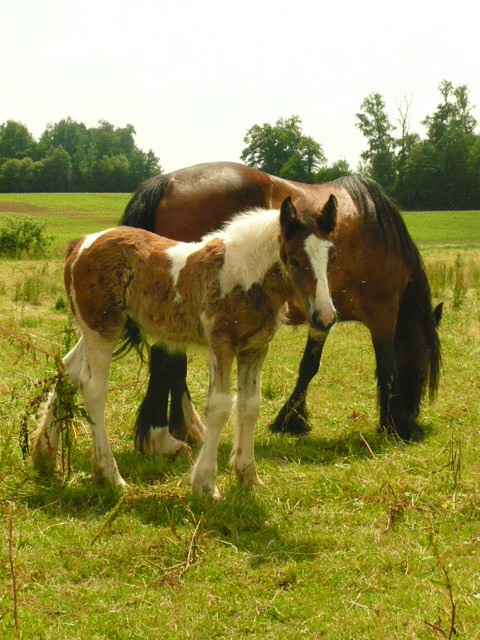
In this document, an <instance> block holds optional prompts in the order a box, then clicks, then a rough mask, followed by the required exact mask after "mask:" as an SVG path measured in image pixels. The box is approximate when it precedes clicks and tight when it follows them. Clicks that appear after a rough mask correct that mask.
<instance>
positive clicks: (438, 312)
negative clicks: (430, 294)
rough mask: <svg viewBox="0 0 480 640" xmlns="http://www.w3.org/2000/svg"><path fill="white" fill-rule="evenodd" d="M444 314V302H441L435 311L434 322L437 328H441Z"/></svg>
mask: <svg viewBox="0 0 480 640" xmlns="http://www.w3.org/2000/svg"><path fill="white" fill-rule="evenodd" d="M442 314H443V302H440V304H437V306H436V307H435V309H434V311H433V322H434V324H435V326H436V327H439V326H440V322H441V320H442Z"/></svg>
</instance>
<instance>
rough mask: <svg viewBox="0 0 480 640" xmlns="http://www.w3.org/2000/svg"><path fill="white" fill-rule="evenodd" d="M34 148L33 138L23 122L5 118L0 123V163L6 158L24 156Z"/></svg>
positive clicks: (19, 158) (18, 158) (29, 153)
mask: <svg viewBox="0 0 480 640" xmlns="http://www.w3.org/2000/svg"><path fill="white" fill-rule="evenodd" d="M34 148H35V140H34V139H33V136H32V134H31V133H30V131H29V130H28V129H27V127H26V126H25V125H24V124H22V123H21V122H15V121H14V120H7V122H5V123H4V124H2V125H0V164H1V163H2V161H4V160H6V159H17V160H21V159H22V158H26V157H27V156H30V155H31V154H32V152H33V149H34Z"/></svg>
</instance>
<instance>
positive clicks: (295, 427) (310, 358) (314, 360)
mask: <svg viewBox="0 0 480 640" xmlns="http://www.w3.org/2000/svg"><path fill="white" fill-rule="evenodd" d="M327 337H328V331H326V332H323V331H322V332H320V331H313V330H310V332H309V334H308V340H307V344H306V345H305V351H304V353H303V356H302V360H301V362H300V367H299V370H298V380H297V384H296V385H295V389H294V390H293V392H292V395H291V396H290V398H289V399H288V400H287V402H286V403H285V404H284V405H283V407H282V408H281V409H280V411H279V413H278V415H277V417H276V418H275V420H274V421H273V422H272V424H271V425H270V430H271V431H273V432H274V433H288V434H290V435H296V436H299V435H303V434H305V433H308V432H309V431H310V429H311V427H310V425H309V424H308V415H307V404H306V397H307V391H308V385H309V384H310V382H311V380H312V379H313V378H314V377H315V376H316V374H317V372H318V368H319V366H320V359H321V357H322V351H323V347H324V345H325V342H326V340H327Z"/></svg>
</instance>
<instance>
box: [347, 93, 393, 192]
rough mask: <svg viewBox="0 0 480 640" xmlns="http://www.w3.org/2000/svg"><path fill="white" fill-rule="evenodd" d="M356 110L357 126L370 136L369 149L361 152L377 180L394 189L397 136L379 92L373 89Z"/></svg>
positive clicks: (366, 165)
mask: <svg viewBox="0 0 480 640" xmlns="http://www.w3.org/2000/svg"><path fill="white" fill-rule="evenodd" d="M360 108H361V111H360V112H359V113H357V114H356V118H357V123H356V126H357V127H358V128H359V129H360V131H361V132H362V133H363V135H364V136H365V138H366V139H367V143H368V149H367V150H366V151H364V152H363V153H362V154H361V157H362V160H363V161H364V166H365V168H366V169H367V171H368V173H369V174H370V175H371V177H372V178H373V179H374V180H377V181H378V182H379V183H380V184H381V185H382V186H383V187H384V188H385V189H387V190H388V191H390V192H392V191H393V188H394V183H395V139H394V137H393V136H392V131H393V130H394V129H395V127H394V126H393V125H392V124H391V123H390V120H389V118H388V115H387V113H386V111H385V102H384V100H383V97H382V96H381V95H380V94H379V93H371V94H370V95H368V96H367V97H366V98H365V100H364V101H363V102H362V104H361V107H360Z"/></svg>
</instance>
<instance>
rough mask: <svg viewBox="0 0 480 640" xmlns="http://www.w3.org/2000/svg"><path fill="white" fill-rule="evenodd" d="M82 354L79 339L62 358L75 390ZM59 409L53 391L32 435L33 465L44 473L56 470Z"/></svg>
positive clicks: (83, 346)
mask: <svg viewBox="0 0 480 640" xmlns="http://www.w3.org/2000/svg"><path fill="white" fill-rule="evenodd" d="M84 354H85V341H84V339H83V338H80V340H79V341H78V342H77V344H76V345H75V346H74V348H73V349H72V350H71V351H70V352H69V353H68V354H67V355H66V356H65V357H64V358H63V364H64V366H65V371H66V373H67V374H68V376H69V378H70V381H71V382H72V384H73V385H74V386H75V387H77V388H78V384H79V383H78V380H79V375H80V371H81V368H82V364H83V358H84ZM59 408H60V407H59V406H58V398H57V393H56V390H55V389H53V390H52V391H51V392H50V393H49V395H48V398H47V401H46V402H45V405H44V406H43V408H42V412H41V414H40V415H39V425H38V427H37V429H36V431H35V433H34V435H33V447H32V459H33V463H34V465H35V467H37V468H38V469H41V470H42V471H44V472H46V473H53V472H54V471H55V470H56V465H57V451H58V442H59V438H60V430H61V424H60V422H59V420H58V419H57V413H58V409H59Z"/></svg>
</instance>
